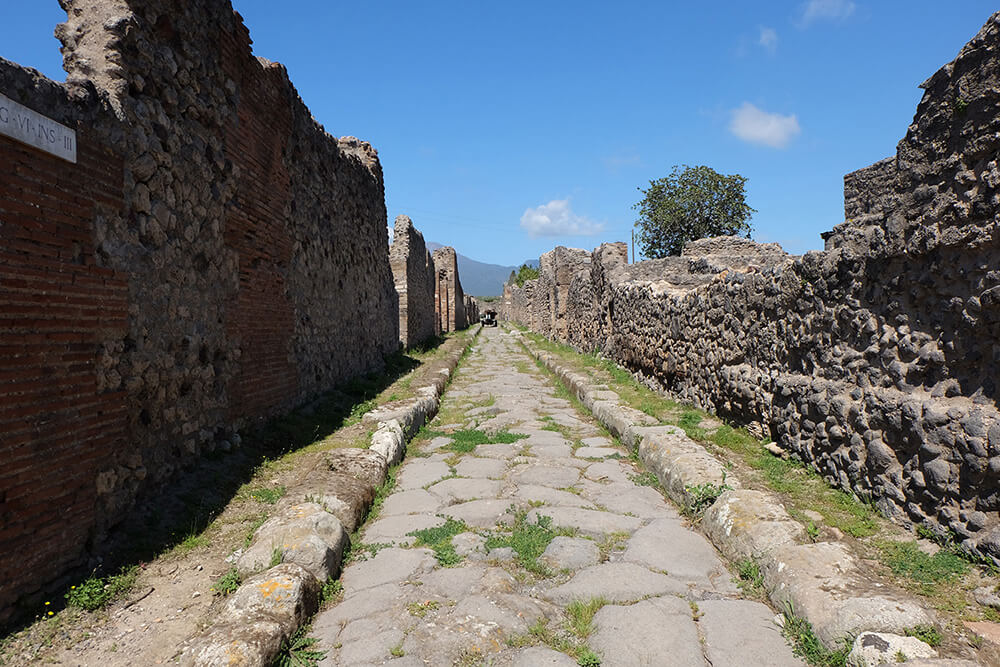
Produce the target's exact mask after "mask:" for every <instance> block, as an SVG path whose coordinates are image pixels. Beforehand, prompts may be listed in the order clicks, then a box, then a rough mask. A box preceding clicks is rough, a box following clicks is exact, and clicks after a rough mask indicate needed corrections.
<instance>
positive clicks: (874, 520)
mask: <svg viewBox="0 0 1000 667" xmlns="http://www.w3.org/2000/svg"><path fill="white" fill-rule="evenodd" d="M524 335H525V336H526V337H528V338H530V339H531V340H532V341H534V342H535V343H536V344H537V345H538V346H539V347H540V348H541V349H544V350H546V351H548V352H550V353H552V354H554V355H556V356H557V357H559V358H560V359H561V360H563V361H564V362H566V363H567V364H569V365H570V366H572V367H574V368H576V369H577V370H579V371H583V372H585V373H588V374H589V375H591V376H592V377H594V379H595V380H596V381H597V382H603V383H605V384H607V385H608V387H609V388H610V389H611V390H612V391H614V392H615V393H617V394H618V396H619V397H620V398H621V399H622V402H623V403H625V404H627V405H629V406H631V407H633V408H636V409H638V410H641V411H643V412H645V413H646V414H649V415H651V416H653V417H656V418H657V419H659V420H660V421H661V422H662V423H664V424H673V425H675V426H679V427H680V428H682V429H684V431H685V433H687V435H688V437H690V438H691V439H692V440H695V441H697V442H699V443H701V444H702V445H703V446H705V447H706V448H707V449H708V450H709V451H710V452H712V453H715V454H717V455H719V458H721V459H723V460H728V461H731V462H732V463H733V464H734V465H735V467H738V468H739V469H740V472H741V477H744V478H746V479H743V481H744V486H746V487H747V488H765V489H767V490H769V491H773V492H775V493H777V494H778V495H779V496H781V498H782V500H783V502H784V503H785V505H786V506H787V507H788V509H789V511H790V512H791V513H792V514H793V516H795V514H796V512H798V516H797V517H796V518H800V520H801V517H803V516H804V514H803V512H804V511H812V512H817V513H819V514H820V515H822V517H823V522H824V524H826V525H827V526H830V527H832V528H836V529H837V530H840V531H842V532H843V533H846V534H848V535H850V536H852V537H857V538H864V537H869V536H871V535H874V534H875V533H876V532H878V531H879V529H880V526H881V525H882V523H881V521H880V517H879V515H878V512H877V511H876V510H875V509H874V508H873V507H872V506H870V505H868V504H866V503H864V502H862V501H860V500H858V499H856V498H855V497H854V496H852V495H850V494H848V493H845V492H843V491H841V490H840V489H836V488H833V487H831V486H830V485H829V484H827V483H826V482H825V481H824V480H823V479H822V478H821V477H820V476H819V475H818V474H817V473H816V472H814V471H813V470H812V469H811V468H808V467H806V466H805V465H803V464H802V463H799V462H797V461H792V460H786V459H783V458H780V457H777V456H775V455H773V454H772V453H770V452H769V451H767V450H766V449H765V448H764V444H765V441H762V440H760V439H758V438H755V437H754V436H753V435H751V434H750V433H749V432H747V431H746V429H742V428H740V429H736V428H732V427H731V426H728V425H726V424H720V423H719V422H718V420H717V419H716V418H715V417H713V416H712V415H710V414H708V413H707V412H704V411H702V410H697V409H695V408H691V407H686V406H683V405H681V404H680V403H678V402H676V401H674V400H672V399H670V398H667V397H665V396H663V395H661V394H659V393H657V392H655V391H653V390H652V389H650V388H649V387H646V386H645V385H643V384H642V383H640V382H639V381H638V380H636V379H635V378H634V377H633V376H632V374H631V373H629V372H628V371H627V370H625V369H624V368H621V367H619V366H618V365H617V364H615V363H614V362H612V361H610V360H607V359H601V358H599V357H597V356H595V355H592V354H589V355H588V354H580V353H579V352H576V351H575V350H573V349H572V348H571V347H569V346H567V345H562V344H560V343H554V342H552V341H550V340H547V339H546V338H544V337H542V336H539V335H538V334H535V333H531V332H525V333H524ZM539 364H540V365H541V362H539ZM542 367H543V368H544V366H542ZM560 386H561V383H560ZM564 393H565V394H566V395H569V393H570V392H569V391H567V390H565V389H564ZM572 400H575V397H572ZM578 407H580V408H582V406H580V405H578ZM582 409H583V410H586V408H582ZM734 454H735V455H737V457H738V458H736V459H735V460H734V458H733V455H734Z"/></svg>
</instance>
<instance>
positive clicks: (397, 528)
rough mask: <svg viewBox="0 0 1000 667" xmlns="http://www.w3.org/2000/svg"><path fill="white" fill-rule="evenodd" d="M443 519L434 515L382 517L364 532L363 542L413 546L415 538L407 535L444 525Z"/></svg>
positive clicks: (369, 525)
mask: <svg viewBox="0 0 1000 667" xmlns="http://www.w3.org/2000/svg"><path fill="white" fill-rule="evenodd" d="M444 521H445V520H444V519H442V518H441V517H440V516H437V515H434V514H396V515H394V516H386V517H382V518H380V519H378V520H376V521H373V522H372V523H370V524H368V527H367V528H365V530H364V541H365V542H366V543H367V544H400V545H410V544H413V542H414V540H415V539H416V538H415V537H413V536H411V535H408V533H411V532H413V531H415V530H424V529H426V528H435V527H437V526H440V525H441V524H443V523H444Z"/></svg>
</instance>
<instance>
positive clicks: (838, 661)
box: [782, 611, 851, 667]
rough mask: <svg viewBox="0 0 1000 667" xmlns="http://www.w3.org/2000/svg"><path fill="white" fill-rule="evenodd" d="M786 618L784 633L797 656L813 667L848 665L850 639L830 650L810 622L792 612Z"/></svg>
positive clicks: (786, 614) (841, 666)
mask: <svg viewBox="0 0 1000 667" xmlns="http://www.w3.org/2000/svg"><path fill="white" fill-rule="evenodd" d="M784 618H785V625H784V628H782V632H783V634H784V635H785V638H786V639H788V641H789V642H790V643H791V644H792V651H793V652H794V653H795V655H797V656H799V657H800V658H802V659H803V660H805V661H806V662H807V663H809V664H810V665H813V667H844V666H845V665H846V664H847V656H848V654H849V653H850V652H851V641H850V640H849V639H844V640H842V641H841V644H840V646H838V647H837V648H836V649H834V650H830V649H828V648H826V647H825V646H823V644H822V643H821V642H820V641H819V638H818V637H817V636H816V633H815V632H814V631H813V628H812V625H811V624H810V623H809V621H807V620H805V619H803V618H800V617H798V616H796V615H795V614H794V613H792V612H791V611H785V614H784Z"/></svg>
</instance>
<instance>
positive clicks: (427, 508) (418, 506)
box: [381, 489, 442, 517]
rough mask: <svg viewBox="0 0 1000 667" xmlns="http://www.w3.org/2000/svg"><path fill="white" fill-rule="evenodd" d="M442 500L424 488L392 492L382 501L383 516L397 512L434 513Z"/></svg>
mask: <svg viewBox="0 0 1000 667" xmlns="http://www.w3.org/2000/svg"><path fill="white" fill-rule="evenodd" d="M441 505H442V500H441V498H439V497H438V496H436V495H434V494H433V493H430V492H428V491H425V490H424V489H410V490H409V491H399V492H397V493H393V494H390V495H389V497H388V498H386V499H385V501H384V502H383V503H382V512H381V515H382V516H383V517H387V516H394V515H397V514H434V513H435V512H437V510H438V509H440V507H441Z"/></svg>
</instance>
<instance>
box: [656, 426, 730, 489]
mask: <svg viewBox="0 0 1000 667" xmlns="http://www.w3.org/2000/svg"><path fill="white" fill-rule="evenodd" d="M668 428H672V430H671V431H668V430H666V429H665V428H663V429H658V430H657V432H654V433H649V434H647V435H645V436H644V437H643V438H642V441H641V442H640V443H639V458H640V459H641V460H642V462H643V463H644V464H645V465H646V467H647V468H649V470H651V471H652V472H653V474H654V475H656V477H657V479H659V480H660V484H661V485H662V486H663V488H664V489H665V490H666V492H667V494H668V495H669V496H670V497H671V499H673V500H674V501H675V502H677V503H678V504H680V505H681V506H682V507H690V506H691V505H692V503H693V502H694V500H695V498H694V495H693V494H692V493H691V491H690V490H689V489H690V488H692V487H698V486H703V485H707V484H711V485H713V486H716V487H719V488H721V487H723V486H724V485H728V486H730V487H733V488H739V486H740V483H739V480H737V479H736V478H735V477H733V476H731V475H729V474H728V473H727V472H726V469H725V468H724V467H723V466H722V464H721V463H720V462H719V460H718V459H716V458H715V457H714V456H712V455H711V454H709V453H708V451H706V450H705V448H704V447H702V446H701V445H698V444H697V443H695V442H694V441H693V440H691V438H689V437H687V435H685V433H684V431H682V430H681V429H680V428H677V427H668Z"/></svg>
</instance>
